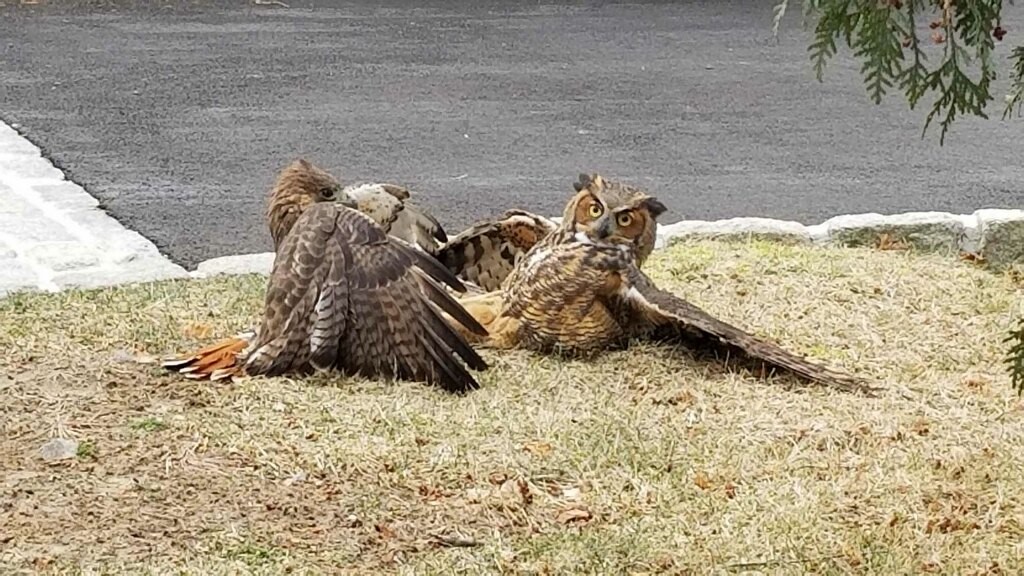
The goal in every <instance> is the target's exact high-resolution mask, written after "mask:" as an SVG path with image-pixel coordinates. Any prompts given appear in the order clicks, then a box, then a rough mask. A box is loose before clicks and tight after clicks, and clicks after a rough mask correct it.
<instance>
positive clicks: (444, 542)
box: [433, 534, 480, 548]
mask: <svg viewBox="0 0 1024 576" xmlns="http://www.w3.org/2000/svg"><path fill="white" fill-rule="evenodd" d="M433 536H434V540H435V541H436V542H437V543H438V544H440V545H441V546H447V547H449V548H472V547H473V546H480V542H478V541H477V540H475V539H473V538H470V537H468V536H462V535H460V534H434V535H433Z"/></svg>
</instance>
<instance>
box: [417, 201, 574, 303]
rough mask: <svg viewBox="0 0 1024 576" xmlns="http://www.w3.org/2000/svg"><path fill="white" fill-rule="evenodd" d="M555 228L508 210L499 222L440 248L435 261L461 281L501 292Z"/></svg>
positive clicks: (548, 222) (482, 225) (488, 223)
mask: <svg viewBox="0 0 1024 576" xmlns="http://www.w3.org/2000/svg"><path fill="white" fill-rule="evenodd" d="M556 227H557V226H556V225H555V223H554V222H552V221H551V220H549V219H547V218H545V217H543V216H539V215H537V214H533V213H530V212H526V211H525V210H508V211H506V212H505V213H504V214H502V215H501V217H499V218H496V219H493V220H486V221H483V222H479V223H477V224H475V225H473V226H471V227H470V228H468V229H466V230H465V231H463V232H461V233H460V234H459V235H457V236H455V237H454V238H452V239H451V240H450V241H448V243H447V244H445V245H444V247H442V248H441V250H440V252H438V256H437V257H438V259H439V260H440V261H441V262H443V263H444V265H445V266H447V267H448V269H449V270H451V271H452V272H454V273H456V274H458V275H459V276H460V277H461V278H464V279H465V280H467V281H469V282H472V283H474V284H476V285H478V286H480V288H482V289H483V290H484V291H487V292H491V291H494V290H498V289H499V288H501V284H502V282H503V281H504V280H505V278H506V277H507V276H508V275H509V274H510V273H511V272H512V269H513V268H514V267H515V264H516V262H518V261H519V259H521V258H522V257H523V256H524V255H525V254H526V253H527V252H528V251H529V250H530V248H533V246H534V245H535V244H536V243H537V242H538V241H540V239H541V238H543V237H545V236H547V235H548V234H550V233H551V232H552V231H554V230H555V228H556Z"/></svg>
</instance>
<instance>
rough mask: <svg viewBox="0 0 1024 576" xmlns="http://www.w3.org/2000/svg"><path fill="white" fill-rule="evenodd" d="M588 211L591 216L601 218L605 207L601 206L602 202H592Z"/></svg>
mask: <svg viewBox="0 0 1024 576" xmlns="http://www.w3.org/2000/svg"><path fill="white" fill-rule="evenodd" d="M587 212H588V213H589V214H590V217H591V218H600V217H601V214H604V208H601V205H600V204H591V205H590V208H589V210H588V211H587Z"/></svg>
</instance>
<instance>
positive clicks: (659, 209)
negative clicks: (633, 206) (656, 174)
mask: <svg viewBox="0 0 1024 576" xmlns="http://www.w3.org/2000/svg"><path fill="white" fill-rule="evenodd" d="M640 205H641V206H643V207H644V208H646V209H647V211H648V212H650V213H651V216H654V217H655V218H657V217H658V216H661V215H662V214H664V213H665V212H667V211H668V208H666V207H665V205H664V204H662V203H661V200H658V199H657V198H655V197H653V196H648V197H647V198H644V199H643V200H642V201H641V202H640Z"/></svg>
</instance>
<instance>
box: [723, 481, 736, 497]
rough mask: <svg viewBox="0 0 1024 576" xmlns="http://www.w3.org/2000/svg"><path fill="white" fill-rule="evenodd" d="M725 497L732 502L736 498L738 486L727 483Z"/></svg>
mask: <svg viewBox="0 0 1024 576" xmlns="http://www.w3.org/2000/svg"><path fill="white" fill-rule="evenodd" d="M725 497H726V498H728V499H729V500H732V499H733V498H735V497H736V485H735V484H733V483H732V482H726V483H725Z"/></svg>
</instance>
